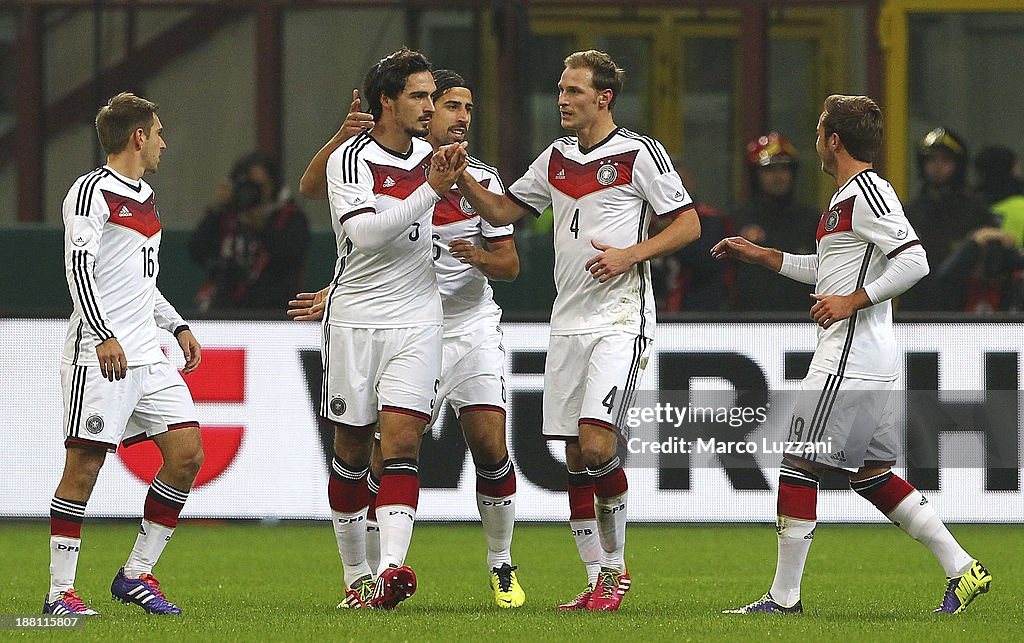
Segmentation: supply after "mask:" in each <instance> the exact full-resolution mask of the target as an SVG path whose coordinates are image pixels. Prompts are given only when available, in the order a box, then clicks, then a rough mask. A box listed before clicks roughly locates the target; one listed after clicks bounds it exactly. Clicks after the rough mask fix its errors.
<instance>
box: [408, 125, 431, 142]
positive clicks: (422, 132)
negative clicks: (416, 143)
mask: <svg viewBox="0 0 1024 643" xmlns="http://www.w3.org/2000/svg"><path fill="white" fill-rule="evenodd" d="M429 131H430V130H429V128H428V127H427V124H426V123H419V122H417V124H416V127H406V128H405V133H406V134H408V135H409V136H412V137H413V138H423V137H424V136H426V135H427V132H429Z"/></svg>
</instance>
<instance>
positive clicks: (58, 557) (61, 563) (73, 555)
mask: <svg viewBox="0 0 1024 643" xmlns="http://www.w3.org/2000/svg"><path fill="white" fill-rule="evenodd" d="M81 549H82V539H81V538H69V537H67V536H50V593H49V594H48V595H47V597H46V600H47V602H49V603H52V602H53V601H55V600H57V595H58V594H60V593H61V592H63V591H65V590H69V589H71V588H72V587H74V586H75V572H76V570H77V569H78V553H79V552H80V551H81Z"/></svg>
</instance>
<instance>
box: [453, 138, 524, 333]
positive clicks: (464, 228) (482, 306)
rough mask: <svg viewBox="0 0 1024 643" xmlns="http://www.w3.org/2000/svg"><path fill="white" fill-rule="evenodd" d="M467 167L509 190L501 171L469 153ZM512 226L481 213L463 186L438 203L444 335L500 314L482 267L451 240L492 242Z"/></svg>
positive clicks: (490, 185)
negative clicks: (462, 256) (455, 250)
mask: <svg viewBox="0 0 1024 643" xmlns="http://www.w3.org/2000/svg"><path fill="white" fill-rule="evenodd" d="M466 172H468V173H469V174H470V176H472V177H473V178H474V179H476V180H477V182H479V183H480V185H482V186H484V187H485V188H487V189H488V190H490V191H491V192H494V193H495V194H504V193H505V186H503V185H502V183H501V178H500V177H499V176H498V171H497V170H495V169H494V168H493V167H490V166H489V165H486V164H484V163H483V162H481V161H480V160H478V159H476V158H474V157H472V156H470V157H469V167H467V168H466ZM512 233H513V227H512V226H510V225H508V226H501V227H494V226H492V225H491V224H489V223H487V222H486V221H484V220H483V219H481V218H480V215H479V214H477V211H476V210H475V209H474V208H473V206H471V205H470V204H469V201H467V200H466V198H465V197H464V196H462V193H461V192H460V191H459V189H458V188H457V187H456V188H452V189H451V190H449V191H448V192H447V193H445V195H444V196H443V197H441V200H440V201H438V203H437V205H435V206H434V233H433V239H434V269H435V271H436V273H437V287H438V288H439V289H440V291H441V303H442V304H443V306H444V336H445V337H454V336H458V335H461V334H462V333H463V332H464V330H465V329H466V328H471V327H474V326H475V324H476V323H477V322H478V321H479V320H481V319H485V318H488V317H494V316H498V317H500V316H501V308H499V307H498V304H496V303H495V302H494V291H493V290H491V284H490V282H489V281H488V279H487V276H486V275H484V273H483V272H481V271H480V269H479V268H476V267H475V266H471V265H469V264H468V263H462V262H461V261H459V260H458V259H456V258H455V257H453V256H452V254H451V253H450V252H449V251H448V244H450V243H451V242H452V241H454V240H456V239H466V240H468V241H470V242H472V244H473V245H475V246H483V244H484V242H487V241H492V242H493V241H504V240H506V239H511V238H512Z"/></svg>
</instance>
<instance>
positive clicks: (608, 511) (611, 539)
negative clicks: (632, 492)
mask: <svg viewBox="0 0 1024 643" xmlns="http://www.w3.org/2000/svg"><path fill="white" fill-rule="evenodd" d="M627 495H628V493H623V494H620V495H618V496H611V497H610V498H602V497H601V496H594V514H595V515H596V516H597V529H598V534H599V537H600V539H601V567H610V568H611V569H614V570H617V571H619V572H623V571H625V570H626V560H625V550H626V496H627Z"/></svg>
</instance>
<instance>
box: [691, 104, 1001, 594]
mask: <svg viewBox="0 0 1024 643" xmlns="http://www.w3.org/2000/svg"><path fill="white" fill-rule="evenodd" d="M881 140H882V113H881V110H880V109H879V108H878V105H876V104H875V102H874V101H873V100H871V99H870V98H868V97H866V96H841V95H833V96H829V97H828V98H827V99H825V103H824V111H823V112H822V114H821V116H820V118H819V119H818V139H817V143H816V148H817V151H818V156H819V157H820V158H821V167H822V170H824V171H825V172H826V173H827V174H829V175H830V176H832V177H834V178H835V180H836V186H837V187H838V190H837V191H836V193H835V194H834V195H833V196H832V200H831V201H830V202H829V207H828V210H826V211H825V213H824V214H822V215H821V220H820V222H819V223H818V232H817V252H816V253H815V254H812V255H792V254H789V253H786V252H780V251H778V250H776V249H773V248H763V247H761V246H758V245H755V244H753V243H751V242H749V241H747V240H746V239H743V238H742V237H729V238H727V239H723V240H722V241H721V242H719V243H718V244H716V245H715V247H714V248H713V249H712V251H711V252H712V254H713V255H714V256H716V257H719V258H722V257H735V258H737V259H740V260H741V261H746V262H748V263H754V264H759V265H762V266H764V267H766V268H768V269H770V270H773V271H775V272H778V273H779V274H781V275H783V276H786V277H789V278H791V279H796V280H797V281H801V282H803V283H807V284H814V285H815V292H814V293H813V294H812V295H811V297H813V299H814V300H815V301H814V303H813V305H811V306H810V313H811V317H812V318H813V319H814V321H815V322H816V323H817V324H818V325H819V326H820V329H819V330H818V345H817V348H816V349H815V351H814V358H813V359H812V360H811V366H810V370H809V371H808V373H807V376H806V377H805V378H804V380H803V382H802V383H801V387H800V393H799V395H798V398H797V401H796V405H795V408H794V410H793V415H792V418H791V421H790V435H789V439H790V440H792V441H803V442H817V443H825V444H828V443H829V442H831V445H832V451H831V453H827V454H821V453H815V454H813V455H812V454H810V453H807V458H803V457H797V456H793V455H786V456H785V457H784V458H783V462H782V467H781V470H780V472H779V493H778V522H777V525H776V529H777V531H778V541H779V542H778V545H779V549H778V552H779V553H778V563H777V566H776V569H775V579H774V581H773V582H772V586H771V589H770V590H769V591H768V592H767V593H766V594H765V595H764V596H763V597H761V598H760V599H758V600H757V601H754V602H753V603H751V604H749V605H745V606H743V607H740V608H737V609H735V610H729V611H728V613H734V614H751V613H768V614H792V613H798V612H801V611H803V605H802V603H801V601H800V579H801V576H802V575H803V569H804V562H805V561H806V559H807V552H808V551H809V549H810V546H811V542H812V541H813V538H814V527H815V524H816V520H817V516H816V504H817V493H818V480H819V477H820V475H821V473H822V471H825V470H834V471H838V472H840V473H843V474H845V475H847V476H848V477H849V480H850V486H851V487H852V488H853V490H854V491H856V492H857V493H858V494H860V495H861V496H863V497H864V498H865V499H867V500H868V501H869V502H870V503H871V504H873V505H874V506H875V507H877V508H878V510H879V511H881V512H882V513H883V514H884V515H885V516H886V517H887V518H888V519H889V520H891V521H892V522H893V524H895V525H897V526H898V527H900V529H902V530H903V531H905V532H906V533H907V534H909V535H910V536H911V537H912V538H915V539H916V540H919V541H920V542H922V543H924V545H926V546H927V547H928V548H929V549H930V550H931V551H932V553H933V554H934V555H935V557H936V558H937V559H938V561H939V563H940V564H941V565H942V568H943V569H944V570H945V572H946V576H947V586H946V592H945V595H944V596H943V599H942V603H941V604H940V605H939V607H938V608H937V609H935V610H934V611H935V612H937V613H946V614H955V613H958V612H960V611H962V610H963V609H964V608H966V607H967V605H968V604H970V602H971V601H972V600H974V598H975V597H977V596H978V595H979V594H981V593H984V592H987V591H988V588H989V585H990V584H991V582H992V576H991V574H989V572H988V571H987V570H986V569H985V568H984V567H983V566H982V565H981V563H979V562H978V561H977V560H976V559H974V558H972V557H971V556H970V555H969V554H968V553H967V552H966V551H964V549H963V548H962V547H961V546H960V544H959V543H957V541H956V539H954V538H953V536H952V534H950V533H949V530H948V529H946V526H945V525H943V524H942V522H941V521H940V520H939V517H938V516H937V515H936V514H935V511H934V510H933V509H932V508H931V506H930V505H929V504H928V501H927V500H926V499H925V498H924V496H922V495H921V493H920V492H919V491H918V490H917V489H915V488H914V487H913V486H911V485H910V484H909V483H908V482H906V481H905V480H902V479H901V478H900V477H899V476H896V475H895V474H894V473H893V472H892V470H891V467H892V465H893V464H894V463H895V462H896V448H897V445H896V436H895V432H894V429H893V408H892V406H893V400H892V396H891V392H892V390H893V388H894V386H895V380H896V376H897V368H898V365H897V355H898V354H899V353H898V352H897V351H896V338H895V335H894V333H893V327H892V305H891V303H890V301H891V299H892V298H893V297H896V296H897V295H899V294H901V293H903V292H905V291H906V290H907V289H908V288H910V287H911V286H913V285H914V284H915V283H916V282H917V281H918V280H919V279H921V278H922V277H923V276H925V275H926V274H928V261H927V258H926V256H925V252H924V249H923V248H922V246H921V242H920V241H919V239H918V236H917V233H916V232H915V231H914V229H913V227H912V226H911V225H910V223H909V222H908V221H907V218H906V216H905V214H904V212H903V205H902V203H900V200H899V197H897V196H896V192H895V191H894V190H893V188H892V186H891V185H890V184H889V183H888V181H886V180H885V179H883V178H882V177H880V176H879V175H878V174H877V173H876V172H875V171H874V169H873V165H872V164H873V161H874V159H875V157H876V155H877V154H878V150H879V148H880V146H881Z"/></svg>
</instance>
